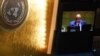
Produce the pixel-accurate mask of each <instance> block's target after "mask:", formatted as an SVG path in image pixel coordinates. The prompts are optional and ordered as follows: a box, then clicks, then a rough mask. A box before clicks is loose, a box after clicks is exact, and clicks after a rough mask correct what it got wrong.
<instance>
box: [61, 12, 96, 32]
mask: <svg viewBox="0 0 100 56" xmlns="http://www.w3.org/2000/svg"><path fill="white" fill-rule="evenodd" d="M94 15H95V12H94V11H63V15H62V27H61V32H84V31H93V26H94V18H95V17H94Z"/></svg>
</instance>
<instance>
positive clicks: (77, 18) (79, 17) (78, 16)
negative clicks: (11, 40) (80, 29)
mask: <svg viewBox="0 0 100 56" xmlns="http://www.w3.org/2000/svg"><path fill="white" fill-rule="evenodd" d="M80 19H81V15H80V14H77V15H76V21H77V22H80Z"/></svg>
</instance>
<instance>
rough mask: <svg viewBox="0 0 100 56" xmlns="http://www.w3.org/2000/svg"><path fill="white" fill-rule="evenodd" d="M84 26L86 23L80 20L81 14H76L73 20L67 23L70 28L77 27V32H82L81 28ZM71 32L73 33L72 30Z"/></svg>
mask: <svg viewBox="0 0 100 56" xmlns="http://www.w3.org/2000/svg"><path fill="white" fill-rule="evenodd" d="M83 25H86V21H85V20H83V19H82V18H81V14H77V15H76V18H75V20H73V21H71V22H70V23H69V27H70V28H75V27H79V31H82V26H83ZM72 31H75V30H74V29H73V30H72Z"/></svg>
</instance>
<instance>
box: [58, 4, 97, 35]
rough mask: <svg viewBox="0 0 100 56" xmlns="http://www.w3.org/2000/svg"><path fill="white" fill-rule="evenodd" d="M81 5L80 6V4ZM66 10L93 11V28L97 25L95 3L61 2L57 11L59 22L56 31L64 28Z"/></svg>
mask: <svg viewBox="0 0 100 56" xmlns="http://www.w3.org/2000/svg"><path fill="white" fill-rule="evenodd" d="M78 5H79V6H78ZM64 11H93V12H94V13H95V14H94V19H93V20H94V22H93V30H94V26H95V18H96V17H95V16H96V7H95V6H94V4H93V3H88V2H87V3H82V2H81V3H60V4H59V7H58V13H57V22H56V31H58V32H60V33H62V32H61V28H62V20H63V12H64Z"/></svg>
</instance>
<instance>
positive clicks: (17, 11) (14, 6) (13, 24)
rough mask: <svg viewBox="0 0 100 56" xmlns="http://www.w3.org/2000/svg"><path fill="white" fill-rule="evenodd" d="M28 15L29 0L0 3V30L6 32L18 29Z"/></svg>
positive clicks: (8, 0)
mask: <svg viewBox="0 0 100 56" xmlns="http://www.w3.org/2000/svg"><path fill="white" fill-rule="evenodd" d="M27 13H28V2H27V0H2V1H0V28H1V29H4V30H13V29H16V28H18V27H19V26H20V25H21V24H22V23H23V22H24V21H25V19H26V16H27Z"/></svg>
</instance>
